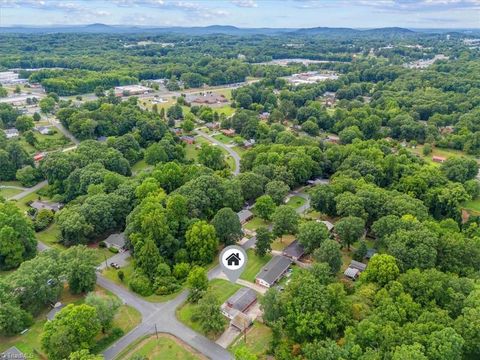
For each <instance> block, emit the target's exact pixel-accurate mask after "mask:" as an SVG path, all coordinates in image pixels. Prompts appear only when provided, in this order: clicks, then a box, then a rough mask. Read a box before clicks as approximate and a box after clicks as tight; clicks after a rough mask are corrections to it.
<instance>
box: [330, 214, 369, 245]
mask: <svg viewBox="0 0 480 360" xmlns="http://www.w3.org/2000/svg"><path fill="white" fill-rule="evenodd" d="M335 231H336V232H337V234H338V237H339V238H340V241H341V242H342V245H343V246H346V247H347V249H348V250H350V245H352V244H353V243H354V242H355V241H357V240H359V239H360V237H361V236H362V235H363V233H364V231H365V222H364V221H363V219H361V218H359V217H355V216H347V217H344V218H342V219H340V220H339V221H337V223H336V224H335Z"/></svg>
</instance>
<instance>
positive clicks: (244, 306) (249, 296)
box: [221, 287, 257, 319]
mask: <svg viewBox="0 0 480 360" xmlns="http://www.w3.org/2000/svg"><path fill="white" fill-rule="evenodd" d="M256 302H257V293H256V292H255V291H254V290H252V289H250V288H246V287H242V288H240V289H239V290H238V291H237V292H236V293H235V294H233V295H232V296H230V298H228V300H227V301H225V302H224V303H223V304H222V306H221V310H222V314H223V315H225V316H226V317H227V318H229V319H233V318H234V317H235V316H236V315H237V314H238V313H239V312H242V313H246V312H247V311H248V309H250V308H251V307H252V305H253V304H255V303H256Z"/></svg>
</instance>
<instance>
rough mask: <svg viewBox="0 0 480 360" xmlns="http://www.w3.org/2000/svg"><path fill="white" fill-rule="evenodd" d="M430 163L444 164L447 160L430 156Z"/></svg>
mask: <svg viewBox="0 0 480 360" xmlns="http://www.w3.org/2000/svg"><path fill="white" fill-rule="evenodd" d="M432 161H434V162H437V163H444V162H445V161H447V158H445V157H443V156H432Z"/></svg>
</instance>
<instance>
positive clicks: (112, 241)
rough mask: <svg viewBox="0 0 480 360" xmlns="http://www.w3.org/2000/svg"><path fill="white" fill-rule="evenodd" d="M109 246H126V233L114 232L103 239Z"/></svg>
mask: <svg viewBox="0 0 480 360" xmlns="http://www.w3.org/2000/svg"><path fill="white" fill-rule="evenodd" d="M103 242H104V243H105V244H106V245H107V247H108V248H116V249H118V250H121V249H123V248H124V247H125V234H124V233H118V234H112V235H110V236H109V237H107V238H106V239H105V240H104V241H103Z"/></svg>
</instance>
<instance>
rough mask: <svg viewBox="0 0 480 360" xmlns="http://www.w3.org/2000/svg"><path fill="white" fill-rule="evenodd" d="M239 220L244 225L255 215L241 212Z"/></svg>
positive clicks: (248, 211) (247, 211) (246, 211)
mask: <svg viewBox="0 0 480 360" xmlns="http://www.w3.org/2000/svg"><path fill="white" fill-rule="evenodd" d="M237 215H238V220H240V222H241V223H244V222H245V221H247V220H249V219H250V218H251V217H252V216H253V213H252V212H251V211H250V210H245V209H244V210H240V211H239V212H238V213H237Z"/></svg>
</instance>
